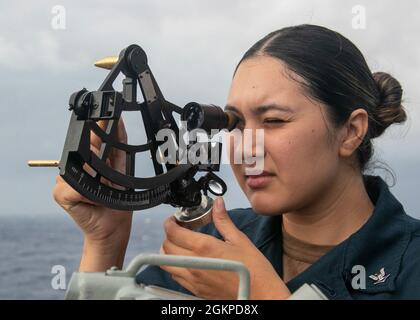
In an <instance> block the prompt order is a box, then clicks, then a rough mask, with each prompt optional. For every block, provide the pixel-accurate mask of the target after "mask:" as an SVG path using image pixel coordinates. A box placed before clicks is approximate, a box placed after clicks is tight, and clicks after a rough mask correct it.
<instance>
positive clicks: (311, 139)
mask: <svg viewBox="0 0 420 320" xmlns="http://www.w3.org/2000/svg"><path fill="white" fill-rule="evenodd" d="M266 150H267V153H268V154H269V155H270V157H271V158H272V161H273V162H274V163H273V164H274V166H275V167H276V172H277V174H278V178H279V181H280V182H281V183H284V184H285V185H286V186H296V187H304V186H305V185H308V183H310V182H311V179H312V180H313V179H315V180H318V179H320V178H322V176H323V175H325V174H326V173H327V172H328V171H329V170H330V169H332V168H333V167H334V160H335V157H334V152H333V149H332V147H331V146H330V145H329V144H328V141H327V140H326V136H325V135H324V133H323V132H322V131H321V130H319V129H315V128H313V129H309V130H305V131H301V132H295V133H294V134H290V135H284V136H283V137H278V138H277V139H276V137H270V138H269V139H267V140H266Z"/></svg>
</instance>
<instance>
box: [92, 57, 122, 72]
mask: <svg viewBox="0 0 420 320" xmlns="http://www.w3.org/2000/svg"><path fill="white" fill-rule="evenodd" d="M118 58H119V57H118V56H110V57H106V58H103V59H100V60H98V61H96V62H95V67H98V68H103V69H107V70H111V69H112V67H113V66H114V65H115V64H116V63H117V62H118Z"/></svg>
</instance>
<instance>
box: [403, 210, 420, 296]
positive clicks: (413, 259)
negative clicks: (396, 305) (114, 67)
mask: <svg viewBox="0 0 420 320" xmlns="http://www.w3.org/2000/svg"><path fill="white" fill-rule="evenodd" d="M405 220H406V228H407V232H408V233H409V234H410V239H409V243H408V245H407V248H406V250H405V252H404V255H403V257H402V260H401V269H400V274H399V275H398V278H397V287H398V288H400V290H399V292H400V293H402V297H401V298H402V299H420V220H418V219H415V218H413V217H410V216H406V219H405Z"/></svg>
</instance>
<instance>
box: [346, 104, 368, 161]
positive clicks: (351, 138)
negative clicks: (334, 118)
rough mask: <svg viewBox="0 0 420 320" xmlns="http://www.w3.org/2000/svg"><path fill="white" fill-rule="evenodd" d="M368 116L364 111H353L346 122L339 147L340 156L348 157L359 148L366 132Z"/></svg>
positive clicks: (360, 109)
mask: <svg viewBox="0 0 420 320" xmlns="http://www.w3.org/2000/svg"><path fill="white" fill-rule="evenodd" d="M368 125H369V115H368V113H367V112H366V110H365V109H362V108H359V109H356V110H354V111H353V112H352V113H351V115H350V117H349V119H348V120H347V122H346V126H345V128H344V133H343V137H342V140H341V145H340V155H341V156H342V157H350V156H351V155H352V154H353V153H354V151H355V150H356V149H357V148H358V147H359V146H360V144H361V143H362V141H363V139H364V137H365V135H366V134H367V131H368Z"/></svg>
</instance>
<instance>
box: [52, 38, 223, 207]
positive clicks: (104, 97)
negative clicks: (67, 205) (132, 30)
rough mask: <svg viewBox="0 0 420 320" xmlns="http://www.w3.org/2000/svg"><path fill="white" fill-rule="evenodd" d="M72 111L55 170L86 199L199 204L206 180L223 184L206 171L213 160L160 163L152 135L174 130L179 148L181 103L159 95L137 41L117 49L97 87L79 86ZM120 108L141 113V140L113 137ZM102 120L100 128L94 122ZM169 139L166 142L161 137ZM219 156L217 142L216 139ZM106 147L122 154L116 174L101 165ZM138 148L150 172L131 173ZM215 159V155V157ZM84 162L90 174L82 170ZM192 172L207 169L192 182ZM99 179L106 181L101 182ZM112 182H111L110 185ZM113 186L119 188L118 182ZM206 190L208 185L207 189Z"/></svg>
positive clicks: (129, 204)
mask: <svg viewBox="0 0 420 320" xmlns="http://www.w3.org/2000/svg"><path fill="white" fill-rule="evenodd" d="M120 73H123V74H124V75H125V79H124V80H123V90H122V92H117V91H115V89H114V88H113V82H114V81H115V79H116V78H117V76H118V75H119V74H120ZM137 84H139V87H140V88H141V93H142V95H143V98H144V102H142V103H138V102H137ZM69 104H70V108H69V109H70V110H71V111H72V115H71V119H70V123H69V127H68V131H67V137H66V141H65V145H64V149H63V153H62V157H61V160H60V164H59V168H60V175H61V176H62V177H63V178H64V180H65V181H67V182H68V183H69V184H70V185H71V186H72V187H73V188H74V189H75V190H76V191H78V192H79V193H81V194H82V195H83V196H85V197H86V198H88V199H90V200H92V201H94V202H97V203H100V204H102V205H104V206H106V207H109V208H113V209H118V210H140V209H146V208H150V207H154V206H157V205H159V204H161V203H167V204H170V205H172V206H174V207H179V206H183V207H192V206H197V205H199V204H200V201H201V192H203V193H204V194H207V190H209V183H210V181H216V182H218V183H219V184H220V185H221V186H222V187H223V188H222V189H223V191H222V193H221V195H223V194H224V193H225V192H226V184H225V183H224V181H223V180H222V179H220V178H219V177H217V176H216V175H215V174H214V173H213V172H212V171H218V170H219V164H218V163H217V164H212V163H210V161H209V163H208V164H194V165H193V164H191V163H189V162H188V163H186V164H171V163H165V164H160V163H159V162H158V160H157V158H156V151H157V150H158V147H159V145H160V144H162V143H163V142H161V141H157V140H156V134H157V132H158V131H159V130H160V129H163V128H168V129H171V130H173V132H174V133H175V140H176V141H175V142H176V144H177V145H175V146H173V147H174V148H175V150H178V149H179V148H180V141H179V139H180V135H179V128H178V126H177V124H176V121H175V119H174V117H173V113H174V112H175V113H178V114H180V115H181V114H182V111H183V108H180V107H178V106H176V105H175V104H173V103H171V102H169V101H167V100H165V98H164V97H163V94H162V92H161V91H160V89H159V86H158V84H157V82H156V80H155V78H154V77H153V74H152V71H151V70H150V68H149V66H148V63H147V56H146V54H145V52H144V51H143V49H142V48H141V47H139V46H138V45H130V46H129V47H127V48H126V49H124V50H123V51H121V53H120V56H119V60H118V62H117V63H116V64H115V65H114V66H113V68H112V70H111V71H110V72H109V74H108V75H107V77H106V79H105V80H104V82H103V83H102V85H101V86H100V87H99V89H98V90H97V91H92V92H90V91H87V90H86V89H82V90H80V91H78V92H75V93H73V94H72V96H71V97H70V102H69ZM123 111H140V112H141V114H142V118H143V123H144V128H145V131H146V136H147V143H145V144H142V145H128V144H124V143H121V142H119V141H117V139H116V131H117V126H118V122H119V119H120V117H121V114H122V112H123ZM99 120H107V121H108V123H107V126H106V128H105V130H102V129H101V128H100V127H99V126H98V124H97V123H96V122H97V121H99ZM91 132H94V133H95V134H96V135H97V136H98V137H99V138H100V139H101V141H102V143H101V148H100V150H99V154H95V153H94V152H92V151H91V149H90V136H91ZM166 143H170V142H166ZM216 147H217V148H219V155H220V153H221V144H220V143H218V144H217V146H216ZM111 148H116V149H119V150H122V151H124V152H125V154H126V172H125V174H122V173H120V172H118V171H116V170H114V169H113V168H111V167H110V166H108V165H107V163H106V160H107V158H108V156H109V153H110V151H111ZM140 152H150V153H151V159H152V161H153V167H154V171H155V174H156V175H155V176H154V177H149V178H140V177H135V158H136V154H137V153H140ZM219 162H220V156H219ZM85 165H88V166H89V167H90V168H92V169H93V170H94V173H93V174H91V173H88V171H86V170H85V168H84V166H85ZM198 171H208V172H207V174H206V175H205V176H202V177H201V178H200V179H199V180H198V181H196V180H195V179H194V176H195V174H196V173H197V172H198ZM102 177H103V178H105V179H107V180H108V181H110V182H111V183H112V185H106V184H104V183H102V182H101V178H102ZM116 185H117V186H116ZM118 186H119V187H118ZM210 191H211V190H210Z"/></svg>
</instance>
